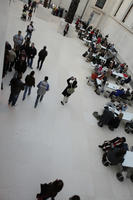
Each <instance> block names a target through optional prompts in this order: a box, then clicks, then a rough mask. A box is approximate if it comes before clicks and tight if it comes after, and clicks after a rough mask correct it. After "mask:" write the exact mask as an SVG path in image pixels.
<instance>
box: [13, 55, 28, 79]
mask: <svg viewBox="0 0 133 200" xmlns="http://www.w3.org/2000/svg"><path fill="white" fill-rule="evenodd" d="M26 69H27V64H26V61H25V56H21V57H20V59H18V60H17V61H16V63H15V75H14V77H15V76H17V75H18V74H20V73H21V74H22V73H23V74H24V73H25V71H26Z"/></svg>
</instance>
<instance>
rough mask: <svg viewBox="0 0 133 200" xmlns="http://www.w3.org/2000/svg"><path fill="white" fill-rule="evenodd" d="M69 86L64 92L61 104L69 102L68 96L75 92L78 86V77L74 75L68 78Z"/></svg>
mask: <svg viewBox="0 0 133 200" xmlns="http://www.w3.org/2000/svg"><path fill="white" fill-rule="evenodd" d="M67 84H68V86H67V87H66V89H65V90H64V91H63V92H62V94H63V96H64V99H63V101H61V104H62V105H64V104H65V103H67V102H68V98H69V97H70V96H71V95H72V94H73V93H74V92H75V88H76V87H77V79H76V78H74V77H73V76H72V77H71V78H69V79H67Z"/></svg>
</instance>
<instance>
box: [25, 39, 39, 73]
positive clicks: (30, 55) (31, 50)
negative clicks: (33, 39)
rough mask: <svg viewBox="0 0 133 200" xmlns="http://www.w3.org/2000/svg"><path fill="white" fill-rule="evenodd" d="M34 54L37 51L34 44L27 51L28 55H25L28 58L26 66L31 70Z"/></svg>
mask: <svg viewBox="0 0 133 200" xmlns="http://www.w3.org/2000/svg"><path fill="white" fill-rule="evenodd" d="M36 54H37V50H36V48H35V46H34V43H32V44H31V46H30V47H29V49H28V54H27V56H28V60H27V64H28V66H29V67H30V68H31V69H33V68H32V64H33V60H34V58H35V56H36Z"/></svg>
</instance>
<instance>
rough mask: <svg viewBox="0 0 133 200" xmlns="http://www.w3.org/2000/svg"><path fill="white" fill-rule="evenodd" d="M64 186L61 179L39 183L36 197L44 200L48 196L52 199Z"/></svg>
mask: <svg viewBox="0 0 133 200" xmlns="http://www.w3.org/2000/svg"><path fill="white" fill-rule="evenodd" d="M63 186H64V183H63V181H62V180H58V179H57V180H55V181H54V182H51V183H49V184H47V183H45V184H41V193H40V194H37V195H36V198H37V199H38V200H46V199H48V198H51V200H54V198H55V197H56V195H57V194H58V192H60V191H61V190H62V188H63Z"/></svg>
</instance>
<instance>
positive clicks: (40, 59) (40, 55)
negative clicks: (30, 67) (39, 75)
mask: <svg viewBox="0 0 133 200" xmlns="http://www.w3.org/2000/svg"><path fill="white" fill-rule="evenodd" d="M46 48H47V47H46V46H44V47H43V49H42V50H40V52H39V53H38V64H37V69H39V70H41V69H42V65H43V62H44V60H45V58H46V56H47V55H48V52H47V51H46ZM40 63H41V64H40Z"/></svg>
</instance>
